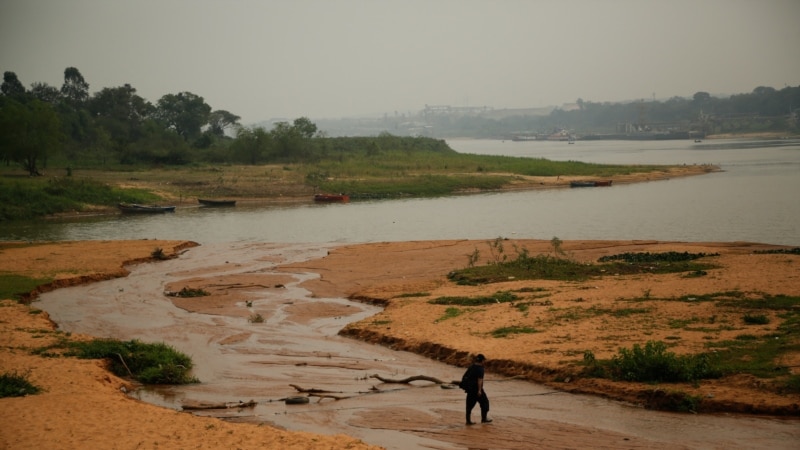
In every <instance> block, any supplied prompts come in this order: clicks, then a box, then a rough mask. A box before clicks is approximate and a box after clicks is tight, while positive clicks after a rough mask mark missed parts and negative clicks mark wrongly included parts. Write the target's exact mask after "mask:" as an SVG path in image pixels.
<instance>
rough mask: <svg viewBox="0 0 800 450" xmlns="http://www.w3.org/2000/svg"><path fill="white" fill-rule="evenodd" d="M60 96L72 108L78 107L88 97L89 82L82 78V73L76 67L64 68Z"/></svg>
mask: <svg viewBox="0 0 800 450" xmlns="http://www.w3.org/2000/svg"><path fill="white" fill-rule="evenodd" d="M61 96H62V97H63V98H64V100H65V101H66V102H67V103H69V104H70V106H72V107H73V108H79V107H80V106H82V105H83V104H84V103H85V102H86V101H87V100H88V99H89V83H87V82H86V80H84V79H83V75H81V72H80V71H79V70H78V69H76V68H74V67H67V68H66V69H64V84H63V85H61Z"/></svg>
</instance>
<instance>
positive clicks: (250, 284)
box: [37, 243, 800, 449]
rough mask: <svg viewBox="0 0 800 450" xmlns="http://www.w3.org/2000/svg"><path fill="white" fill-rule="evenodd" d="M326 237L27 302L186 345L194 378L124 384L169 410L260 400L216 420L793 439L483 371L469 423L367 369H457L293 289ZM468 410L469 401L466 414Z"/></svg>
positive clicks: (448, 445)
mask: <svg viewBox="0 0 800 450" xmlns="http://www.w3.org/2000/svg"><path fill="white" fill-rule="evenodd" d="M331 247H333V245H324V244H323V245H286V244H260V243H259V244H253V243H235V244H210V245H203V246H201V247H196V248H192V249H190V250H188V251H186V252H184V253H183V254H182V255H181V256H180V258H177V259H174V260H170V261H165V262H160V263H157V264H142V265H137V266H133V267H130V268H129V269H130V270H131V274H130V275H129V276H128V277H125V278H121V279H115V280H110V281H104V282H100V283H95V284H91V285H86V286H78V287H72V288H65V289H59V290H57V291H54V292H51V293H48V294H45V295H42V296H41V299H40V302H39V303H38V304H37V306H38V307H40V308H42V309H44V310H46V311H47V312H48V313H49V314H50V316H51V318H52V319H53V320H54V321H55V322H56V323H57V324H58V325H59V327H60V329H62V330H63V331H67V332H73V333H85V334H90V335H93V336H98V337H113V338H118V339H123V340H129V339H139V340H142V341H148V342H165V343H167V344H169V345H172V346H173V347H175V348H177V349H178V350H180V351H182V352H184V353H186V354H188V355H190V356H191V357H192V358H193V360H194V363H195V369H194V374H195V376H196V377H197V378H198V379H199V380H200V381H201V382H200V383H199V384H194V385H188V386H180V387H165V388H148V389H140V390H137V391H136V392H134V393H132V394H131V395H132V396H134V397H136V398H138V399H140V400H142V401H146V402H149V403H154V404H158V405H161V406H164V407H167V408H173V409H177V410H181V409H183V407H184V406H197V405H204V404H221V403H231V404H235V403H237V402H240V401H241V402H249V401H251V400H253V401H255V402H256V403H257V404H256V406H255V407H247V408H236V407H234V408H228V409H209V410H196V411H192V413H194V414H200V415H210V416H215V417H220V418H224V419H225V420H231V421H243V422H244V421H246V422H256V423H266V424H269V425H272V426H276V427H281V428H285V429H288V430H298V431H312V432H317V433H325V434H337V433H344V434H347V435H351V436H354V437H357V438H359V439H361V440H363V441H365V442H368V443H370V444H375V445H380V446H383V447H386V448H387V449H418V448H430V449H467V448H469V449H481V448H484V449H501V448H502V449H528V448H600V449H602V448H608V449H611V448H613V449H617V448H629V449H638V448H670V449H679V448H692V449H723V448H724V449H731V448H771V449H782V448H785V449H789V448H794V449H796V448H799V447H798V442H800V427H798V426H797V425H798V422H797V421H796V420H792V419H778V418H764V417H747V416H733V415H730V416H728V415H692V414H673V413H663V412H655V411H648V410H644V409H641V408H638V407H635V406H631V405H627V404H623V403H618V402H613V401H608V400H603V399H600V398H595V397H589V396H578V395H572V394H566V393H562V392H559V391H554V390H551V389H549V388H546V387H543V386H540V385H536V384H532V383H528V382H523V381H517V380H512V379H505V378H503V377H499V376H497V375H493V374H491V373H487V381H486V390H487V393H488V395H489V397H490V399H491V402H492V408H491V412H490V416H491V417H492V418H493V419H494V422H493V423H491V424H486V425H474V426H471V427H467V426H465V424H464V422H465V419H464V394H463V392H462V391H460V390H459V389H457V388H456V389H447V388H443V387H442V386H440V385H437V384H433V383H429V382H424V381H417V382H414V383H412V384H387V383H382V382H380V381H379V380H377V379H375V378H371V377H370V376H371V375H373V374H378V375H380V376H381V377H384V378H391V379H402V378H406V377H410V376H415V375H425V376H429V377H435V378H438V379H441V380H446V381H450V380H456V379H458V378H460V376H461V372H462V371H463V369H462V368H459V367H453V366H448V365H445V364H441V363H438V362H436V361H431V360H429V359H426V358H422V357H420V356H417V355H414V354H410V353H405V352H397V351H393V350H391V349H388V348H385V347H380V346H376V345H371V344H365V343H362V342H359V341H355V340H352V339H349V338H343V337H340V336H338V335H337V332H338V331H339V330H340V329H341V328H342V327H343V326H345V325H346V324H347V323H349V322H352V321H356V320H360V319H364V318H366V317H369V316H371V315H373V314H375V313H376V312H377V311H378V309H377V308H376V307H373V306H369V305H365V304H361V303H354V302H351V301H349V300H347V299H343V298H316V297H314V296H313V294H312V293H311V292H309V291H307V290H305V289H303V288H302V287H301V286H300V284H301V283H302V282H303V281H305V280H308V279H311V278H315V277H317V275H316V274H313V273H294V274H289V273H285V272H279V271H276V270H275V267H276V266H278V265H280V264H284V263H292V262H300V261H305V260H309V259H315V258H319V257H323V256H325V254H326V253H327V251H328V249H329V248H331ZM199 285H202V286H206V287H209V286H211V287H213V288H214V292H215V293H214V295H212V296H211V297H196V298H176V297H170V296H167V295H165V292H166V291H176V290H180V289H181V288H182V287H185V286H188V287H192V286H199ZM254 319H255V320H254ZM487 356H489V357H490V358H491V355H487ZM292 385H295V386H297V387H300V388H303V389H312V388H313V389H324V390H327V391H332V393H333V395H335V396H337V397H342V398H340V399H334V398H317V397H312V398H311V399H310V402H309V403H306V404H297V405H294V404H286V402H285V401H284V400H283V399H285V398H287V397H292V396H297V395H300V394H299V393H298V391H297V390H296V388H295V387H293V386H292ZM187 413H188V412H187ZM478 417H479V412H478V409H477V408H476V410H475V411H473V419H475V418H478Z"/></svg>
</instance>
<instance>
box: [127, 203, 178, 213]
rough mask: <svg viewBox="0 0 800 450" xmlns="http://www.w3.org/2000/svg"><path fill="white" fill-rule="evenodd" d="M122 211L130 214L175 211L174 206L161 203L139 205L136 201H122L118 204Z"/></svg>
mask: <svg viewBox="0 0 800 450" xmlns="http://www.w3.org/2000/svg"><path fill="white" fill-rule="evenodd" d="M117 207H118V208H119V210H120V211H122V212H124V213H129V214H140V213H144V214H147V213H150V214H153V213H167V212H175V207H174V206H159V205H137V204H136V203H120V204H118V205H117Z"/></svg>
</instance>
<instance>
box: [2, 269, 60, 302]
mask: <svg viewBox="0 0 800 450" xmlns="http://www.w3.org/2000/svg"><path fill="white" fill-rule="evenodd" d="M51 281H53V279H52V278H30V277H26V276H22V275H15V274H12V273H0V298H2V299H6V298H8V299H12V300H20V299H21V298H22V296H24V295H25V294H28V293H30V292H32V291H33V290H34V289H36V288H37V287H39V286H41V285H43V284H47V283H49V282H51Z"/></svg>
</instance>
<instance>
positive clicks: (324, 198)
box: [314, 194, 350, 203]
mask: <svg viewBox="0 0 800 450" xmlns="http://www.w3.org/2000/svg"><path fill="white" fill-rule="evenodd" d="M314 201H315V202H320V203H337V202H338V203H347V202H349V201H350V197H349V196H347V195H345V194H314Z"/></svg>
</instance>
